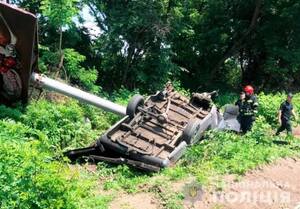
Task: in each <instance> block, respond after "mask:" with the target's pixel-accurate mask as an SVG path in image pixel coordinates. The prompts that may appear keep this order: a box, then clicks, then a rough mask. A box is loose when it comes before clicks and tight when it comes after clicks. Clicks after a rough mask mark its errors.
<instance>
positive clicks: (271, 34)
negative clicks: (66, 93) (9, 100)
mask: <svg viewBox="0 0 300 209" xmlns="http://www.w3.org/2000/svg"><path fill="white" fill-rule="evenodd" d="M13 2H15V3H17V4H18V5H20V6H21V7H24V8H27V9H28V10H30V11H32V12H34V13H36V14H38V15H39V24H40V44H41V47H47V48H48V49H49V51H48V52H47V54H45V53H46V52H42V53H41V56H42V58H41V60H40V66H43V67H44V68H46V69H48V71H50V72H51V71H53V70H54V71H57V68H58V69H59V70H58V71H59V74H60V75H61V76H63V77H64V76H65V75H64V73H66V74H67V77H71V78H73V79H71V81H72V82H75V83H78V82H80V83H81V85H83V87H87V88H88V89H94V88H92V87H91V83H96V84H98V85H99V84H100V85H101V86H102V87H104V88H105V89H106V90H108V91H112V90H115V89H117V88H119V87H121V86H124V87H126V88H128V89H131V90H132V89H135V88H139V89H140V90H141V91H142V92H147V93H149V90H150V91H153V90H156V89H157V88H158V87H161V86H162V85H163V84H164V83H165V82H166V81H167V80H180V81H181V83H182V84H183V86H184V87H185V88H191V89H193V90H195V89H197V88H199V89H202V90H207V89H215V88H220V90H221V91H222V90H224V86H225V87H226V88H231V89H239V87H240V85H241V84H245V83H252V84H254V85H255V86H256V87H258V89H260V90H263V89H265V90H278V89H280V90H296V89H298V88H299V76H297V75H298V74H299V69H300V68H299V67H300V66H299V63H300V62H299V61H300V51H299V49H300V42H299V40H300V35H299V34H300V33H299V32H300V31H299V30H300V29H299V28H300V27H299V26H300V25H299V24H300V21H299V16H300V14H299V12H300V4H299V2H298V1H297V0H290V1H286V0H250V1H246V0H232V1H227V0H210V1H206V0H191V1H177V0H160V1H150V0H146V1H132V0H129V1H107V0H105V1H97V0H89V1H85V0H81V1H79V0H68V1H60V0H43V1H35V0H14V1H13ZM80 11H81V12H80ZM82 11H84V12H82ZM88 12H89V13H90V14H91V16H92V17H89V18H93V19H94V20H92V19H87V18H84V16H86V15H85V14H86V13H88ZM91 21H94V26H92V27H93V29H96V31H97V30H98V31H100V32H98V33H95V32H90V29H89V28H88V27H87V25H86V24H85V23H86V22H89V25H90V22H91ZM89 27H90V26H89ZM58 34H60V39H59V36H58ZM62 38H63V39H62ZM61 39H62V41H61ZM60 48H61V49H62V52H59V51H60V50H59V49H60ZM67 49H68V50H67ZM70 49H71V50H72V51H70ZM50 52H51V53H54V54H52V55H51V56H52V57H53V56H56V59H52V60H51V62H48V61H49V59H48V61H47V57H49V53H50ZM55 53H56V55H55ZM57 53H58V54H57ZM63 53H66V57H65V58H66V59H68V57H69V56H67V54H70V53H71V54H73V55H75V54H74V53H78V54H77V56H76V57H77V60H76V59H74V58H75V57H74V56H72V57H73V58H72V60H73V61H74V63H77V64H75V65H76V66H77V67H78V68H79V69H80V70H78V71H77V75H75V77H74V73H73V71H72V69H70V68H69V67H67V65H69V66H70V63H69V61H68V60H66V62H63V60H64V59H62V56H61V55H62V54H63ZM83 57H85V59H83ZM69 58H70V57H69ZM68 63H69V64H68ZM73 66H74V65H73ZM55 68H56V70H55ZM64 68H66V70H65V71H66V72H64V70H63V69H64ZM71 68H72V67H71ZM97 75H98V79H95V76H97ZM153 81H155V82H153Z"/></svg>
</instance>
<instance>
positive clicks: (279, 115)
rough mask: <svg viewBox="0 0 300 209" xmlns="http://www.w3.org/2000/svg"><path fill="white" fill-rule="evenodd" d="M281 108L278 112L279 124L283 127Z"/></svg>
mask: <svg viewBox="0 0 300 209" xmlns="http://www.w3.org/2000/svg"><path fill="white" fill-rule="evenodd" d="M281 114H282V113H281V108H280V109H279V111H278V123H279V124H280V125H281Z"/></svg>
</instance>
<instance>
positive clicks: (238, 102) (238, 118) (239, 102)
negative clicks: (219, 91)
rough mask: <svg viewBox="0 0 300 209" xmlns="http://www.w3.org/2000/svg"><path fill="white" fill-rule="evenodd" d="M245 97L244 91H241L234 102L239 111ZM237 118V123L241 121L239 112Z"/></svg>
mask: <svg viewBox="0 0 300 209" xmlns="http://www.w3.org/2000/svg"><path fill="white" fill-rule="evenodd" d="M245 97H246V95H245V92H243V91H242V92H241V93H240V98H239V99H238V100H237V101H236V102H235V106H238V108H239V111H240V109H241V108H242V106H243V104H244V102H245ZM237 120H238V121H239V123H241V115H240V114H239V115H238V116H237Z"/></svg>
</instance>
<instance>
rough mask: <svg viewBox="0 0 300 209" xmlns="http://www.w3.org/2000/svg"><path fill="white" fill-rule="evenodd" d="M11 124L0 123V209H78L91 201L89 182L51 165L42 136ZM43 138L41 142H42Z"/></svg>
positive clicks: (59, 164) (60, 164)
mask: <svg viewBox="0 0 300 209" xmlns="http://www.w3.org/2000/svg"><path fill="white" fill-rule="evenodd" d="M36 132H37V131H35V130H33V129H32V128H29V127H28V126H25V125H23V124H21V123H16V122H14V121H0V133H1V135H0V143H1V146H0V207H1V208H2V209H6V208H7V209H13V208H18V209H31V208H45V209H46V208H47V209H48V208H66V209H67V208H70V209H73V208H82V205H81V204H82V202H81V201H83V200H85V201H86V202H87V201H88V198H89V197H90V198H93V195H92V194H91V192H90V190H91V188H92V187H91V183H90V180H89V179H87V178H84V177H82V176H81V175H80V173H79V171H78V170H77V171H76V170H75V169H70V167H68V166H67V165H66V164H65V163H64V162H58V161H53V160H52V159H51V154H50V153H49V152H47V151H45V149H44V145H43V142H44V140H46V136H45V135H43V134H42V133H39V134H40V137H41V138H40V140H35V139H36V138H35V137H34V135H36ZM43 137H44V140H43V139H42V138H43Z"/></svg>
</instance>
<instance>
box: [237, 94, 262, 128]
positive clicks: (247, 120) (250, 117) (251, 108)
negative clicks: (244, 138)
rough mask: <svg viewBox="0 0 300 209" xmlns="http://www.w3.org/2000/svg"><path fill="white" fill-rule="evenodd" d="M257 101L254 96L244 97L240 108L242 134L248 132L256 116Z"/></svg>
mask: <svg viewBox="0 0 300 209" xmlns="http://www.w3.org/2000/svg"><path fill="white" fill-rule="evenodd" d="M257 108H258V101H257V98H256V96H254V95H252V96H250V97H246V99H245V102H244V103H243V104H242V105H241V107H240V123H241V130H242V132H243V133H246V132H247V131H250V130H251V128H252V125H253V122H254V121H255V115H256V114H257Z"/></svg>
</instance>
